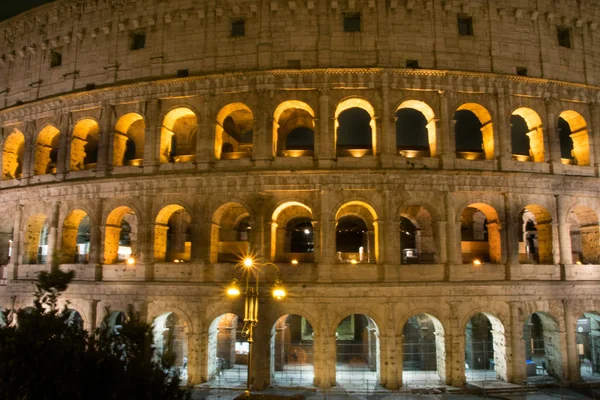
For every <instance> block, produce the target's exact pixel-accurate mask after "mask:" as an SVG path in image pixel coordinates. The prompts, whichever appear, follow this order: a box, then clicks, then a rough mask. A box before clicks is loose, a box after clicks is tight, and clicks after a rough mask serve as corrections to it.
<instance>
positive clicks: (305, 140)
mask: <svg viewBox="0 0 600 400" xmlns="http://www.w3.org/2000/svg"><path fill="white" fill-rule="evenodd" d="M314 129H315V113H314V111H313V110H312V108H311V107H310V106H309V105H308V104H306V103H303V102H301V101H297V100H290V101H286V102H284V103H282V104H280V105H279V107H277V109H276V110H275V112H274V114H273V140H275V143H276V151H277V154H278V155H280V156H284V157H301V156H312V155H313V153H314V145H315V138H314V136H315V135H314Z"/></svg>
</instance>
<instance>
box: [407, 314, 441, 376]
mask: <svg viewBox="0 0 600 400" xmlns="http://www.w3.org/2000/svg"><path fill="white" fill-rule="evenodd" d="M401 332H402V358H403V359H402V381H403V382H410V381H418V382H423V381H425V382H432V383H445V382H446V342H445V330H444V326H443V324H442V322H441V321H440V320H439V319H438V318H436V317H435V316H434V315H433V314H430V313H420V314H413V315H412V316H411V317H409V318H407V319H406V321H405V322H404V324H403V325H402V330H401ZM432 371H433V376H432V373H431V372H432Z"/></svg>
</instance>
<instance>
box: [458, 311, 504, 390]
mask: <svg viewBox="0 0 600 400" xmlns="http://www.w3.org/2000/svg"><path fill="white" fill-rule="evenodd" d="M465 373H466V378H467V381H468V382H469V383H470V384H473V385H478V384H479V383H480V382H485V381H495V380H498V379H499V380H502V381H506V338H505V336H504V325H502V322H500V320H499V319H498V318H496V317H494V316H493V315H490V314H487V313H477V314H475V315H474V316H473V317H472V318H471V319H470V320H469V322H468V323H467V326H466V329H465Z"/></svg>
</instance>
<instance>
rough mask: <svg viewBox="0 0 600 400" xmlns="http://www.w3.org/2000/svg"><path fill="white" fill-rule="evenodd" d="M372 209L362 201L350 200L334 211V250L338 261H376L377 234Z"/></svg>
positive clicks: (355, 262)
mask: <svg viewBox="0 0 600 400" xmlns="http://www.w3.org/2000/svg"><path fill="white" fill-rule="evenodd" d="M376 218H377V217H376V215H375V212H374V210H373V209H372V208H371V207H370V206H368V205H366V204H365V203H362V202H350V203H347V204H345V205H344V206H342V207H341V208H340V209H339V210H338V212H337V213H336V218H335V220H336V229H335V251H336V260H337V261H338V262H347V263H351V264H357V263H376V262H377V259H378V252H377V251H378V250H377V249H378V239H379V238H378V235H377V229H376V222H375V221H376Z"/></svg>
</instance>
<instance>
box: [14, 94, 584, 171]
mask: <svg viewBox="0 0 600 400" xmlns="http://www.w3.org/2000/svg"><path fill="white" fill-rule="evenodd" d="M394 119H395V132H396V135H395V136H396V138H395V139H396V151H395V152H396V154H399V155H402V156H405V157H407V158H413V157H435V156H437V155H439V154H440V148H439V144H438V143H437V140H438V139H437V137H438V134H437V132H436V129H438V128H437V125H438V124H437V121H438V117H436V115H435V114H434V111H433V109H432V108H431V107H430V106H429V105H428V104H427V103H425V102H423V101H421V100H407V101H405V102H403V103H402V104H400V105H399V106H398V108H397V110H396V112H395V117H394ZM315 121H316V114H315V112H314V110H313V109H312V108H311V107H310V106H309V105H308V104H307V103H304V102H302V101H298V100H290V101H286V102H284V103H282V104H280V105H279V106H278V107H277V108H276V109H275V111H274V113H273V122H272V137H273V148H272V149H271V150H270V152H271V153H272V155H273V156H281V157H300V156H312V155H313V154H314V151H315V130H316V127H317V125H316V124H315ZM261 123H262V122H261V121H260V120H258V119H257V117H256V115H255V114H254V113H253V111H252V110H251V109H250V108H249V107H248V106H247V105H246V104H244V103H239V102H238V103H231V104H229V105H227V106H225V107H223V108H222V109H221V110H220V111H219V112H218V114H217V117H216V121H215V128H214V129H215V132H214V149H213V154H214V157H215V158H216V159H217V160H222V159H225V160H227V159H240V158H251V157H252V154H253V148H254V146H255V141H254V133H253V132H254V131H255V130H256V129H258V128H260V127H261V126H260V125H261ZM452 123H453V131H454V136H455V149H456V154H457V157H459V158H463V159H466V160H491V159H494V158H496V157H497V153H498V152H497V150H496V147H497V144H496V143H495V142H496V140H497V139H495V137H497V134H496V133H495V132H494V126H495V124H494V122H493V120H492V116H491V114H490V112H489V111H488V110H487V109H486V108H485V107H484V106H482V105H480V104H477V103H465V104H462V105H460V106H459V107H458V108H457V109H456V111H455V113H454V115H453V119H452ZM500 123H501V122H500ZM556 125H557V131H558V136H559V137H558V139H559V142H560V151H561V156H560V157H561V161H562V162H563V163H564V164H576V165H590V144H589V143H590V141H589V135H588V131H589V130H588V124H587V122H586V121H585V119H584V118H583V116H582V115H581V114H580V113H578V112H576V111H574V110H565V111H563V112H561V113H560V114H559V115H558V119H557V122H556ZM198 129H199V120H198V117H197V114H196V112H195V111H193V110H192V109H191V108H189V107H187V106H185V107H176V108H174V109H171V110H170V111H168V112H167V113H166V114H165V115H164V118H163V119H162V124H161V126H160V129H159V132H160V145H159V149H158V155H157V158H158V162H159V163H160V164H166V163H182V162H183V163H185V162H193V161H195V159H196V153H197V151H196V149H197V141H198V138H197V136H198ZM377 129H378V124H377V116H376V113H375V109H374V107H373V106H372V105H371V103H369V102H368V101H367V100H365V99H363V98H359V97H355V98H348V99H345V100H343V101H341V102H340V103H339V104H337V106H336V108H335V113H334V136H333V137H334V143H335V152H336V156H337V157H345V156H348V157H362V156H365V155H369V154H378V153H379V152H380V149H381V145H382V144H380V143H379V144H378V143H377V137H378V135H377ZM544 130H545V128H544V126H543V123H542V119H541V117H540V116H539V114H538V113H537V112H536V111H534V110H533V109H531V108H527V107H520V108H516V109H515V110H514V111H513V113H512V115H511V117H510V131H511V133H510V134H511V143H512V154H513V158H514V159H515V160H518V161H533V162H545V161H547V156H546V153H547V149H548V141H549V139H548V138H546V135H545V132H544ZM146 131H147V126H146V121H145V118H144V117H143V116H142V115H141V114H140V113H137V112H131V113H127V114H125V115H122V116H121V117H120V118H119V119H118V120H117V122H116V124H115V126H114V129H113V132H112V135H111V140H112V143H111V144H110V146H109V147H110V148H111V154H112V155H111V156H110V161H111V162H112V166H113V167H120V166H127V165H131V166H140V165H143V163H144V157H145V156H146V157H148V156H150V157H155V155H149V154H147V155H145V150H144V149H145V146H146V143H145V142H146ZM100 136H101V128H100V125H99V123H98V121H97V120H96V119H93V118H83V119H81V120H79V121H77V122H76V123H75V125H74V127H73V131H72V135H71V136H70V147H69V149H68V160H69V162H68V165H67V167H66V168H67V169H68V170H70V171H79V170H89V169H95V168H96V166H97V162H98V157H99V154H98V151H99V148H100V146H99V142H100V141H101V140H102V139H101V137H100ZM60 137H61V132H60V131H59V129H58V128H57V127H56V126H54V125H51V124H48V125H46V126H44V127H43V128H42V129H41V130H40V131H39V132H38V133H37V135H36V138H35V141H34V145H33V146H34V154H33V157H34V162H33V167H32V169H33V171H32V174H33V175H44V174H52V173H56V167H57V163H58V153H59V147H60V146H61V139H60ZM26 147H27V146H26V138H25V135H24V134H23V133H22V132H21V131H19V130H17V129H14V130H13V131H12V132H11V133H9V134H8V135H7V137H6V139H5V140H4V146H3V158H2V164H3V166H2V168H3V169H2V179H14V178H20V177H21V175H22V173H23V170H24V162H25V149H26Z"/></svg>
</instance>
